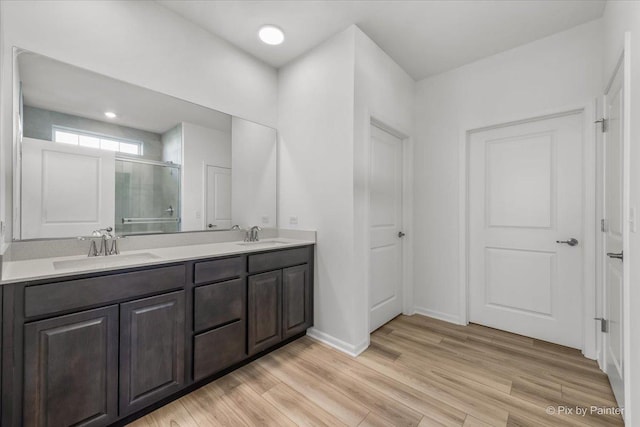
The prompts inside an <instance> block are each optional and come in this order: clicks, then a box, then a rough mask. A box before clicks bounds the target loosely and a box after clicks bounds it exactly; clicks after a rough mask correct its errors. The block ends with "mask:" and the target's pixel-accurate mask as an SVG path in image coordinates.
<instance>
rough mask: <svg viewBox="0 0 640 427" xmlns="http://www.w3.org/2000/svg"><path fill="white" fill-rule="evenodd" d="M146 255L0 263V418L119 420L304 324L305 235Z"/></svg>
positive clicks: (308, 295) (309, 261) (33, 422)
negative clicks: (94, 261)
mask: <svg viewBox="0 0 640 427" xmlns="http://www.w3.org/2000/svg"><path fill="white" fill-rule="evenodd" d="M152 253H153V254H154V255H155V258H152V259H150V260H146V261H145V260H141V259H135V258H134V259H135V261H129V263H134V264H133V265H130V266H127V267H113V266H110V267H108V268H107V267H104V265H102V266H101V268H97V269H96V270H97V271H86V270H87V267H86V266H84V267H82V263H81V261H82V260H81V259H78V262H80V264H79V265H80V266H81V267H78V265H75V266H74V264H72V263H71V264H68V265H69V266H70V267H68V268H69V269H74V268H75V269H76V270H77V269H82V268H84V269H85V272H83V273H69V274H65V273H63V272H62V271H63V270H64V269H61V270H59V271H58V272H57V273H55V274H53V271H54V270H55V269H51V267H47V268H50V271H48V273H51V274H47V272H45V271H44V268H45V266H48V265H49V264H52V262H53V261H51V259H39V260H34V261H32V264H31V265H32V267H31V275H32V276H34V277H35V278H32V279H29V278H26V279H23V280H20V279H19V278H18V277H20V275H23V276H24V275H27V274H29V273H28V272H27V270H28V267H27V266H28V263H29V261H19V262H17V263H14V264H15V266H14V267H13V271H9V272H7V271H5V274H4V275H3V276H4V277H7V275H9V276H12V275H13V279H10V280H4V284H3V287H2V298H3V304H2V308H3V316H2V331H3V336H2V348H3V351H2V425H3V426H19V425H24V426H45V425H47V426H68V425H83V426H104V425H110V424H113V423H120V424H122V423H123V422H124V421H126V420H131V419H133V418H136V417H137V416H138V415H140V414H142V413H145V411H146V412H148V411H149V410H150V409H153V408H155V407H158V406H160V405H162V404H165V403H167V402H168V401H170V400H173V399H175V398H177V397H179V396H181V395H182V394H184V393H186V392H189V391H191V390H193V389H195V388H197V387H199V386H201V385H203V384H205V383H207V382H210V381H212V380H214V379H215V378H217V377H219V376H221V375H224V374H225V373H227V372H230V371H231V370H233V369H236V368H237V367H239V366H241V365H242V364H244V363H247V362H248V361H250V360H252V359H254V358H256V357H260V356H261V355H262V354H264V353H266V352H269V351H271V350H273V349H274V348H277V347H278V346H279V345H282V344H283V343H286V342H289V341H291V340H293V339H296V338H298V337H300V336H302V335H304V334H305V332H306V329H307V328H308V327H310V326H311V325H312V324H313V267H314V266H313V259H314V244H313V242H308V241H296V240H293V239H289V240H286V239H285V240H280V241H278V242H277V243H276V242H274V243H273V244H269V242H265V243H263V244H260V243H258V244H256V245H246V246H241V244H240V243H231V242H229V243H217V244H209V245H193V246H185V247H174V248H163V249H158V250H153V251H152ZM134 255H135V254H134ZM120 256H123V257H125V258H122V259H123V260H125V259H126V256H127V255H126V254H123V255H120ZM117 257H118V256H115V257H111V258H112V259H117ZM76 258H78V257H76ZM106 258H109V257H106ZM67 261H69V260H67ZM71 261H73V260H71ZM56 262H61V261H56ZM58 265H60V264H58ZM62 265H64V266H66V265H67V264H62ZM87 265H89V264H87ZM10 268H11V267H10ZM21 269H23V270H24V271H22V270H21Z"/></svg>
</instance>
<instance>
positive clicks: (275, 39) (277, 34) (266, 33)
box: [258, 25, 284, 46]
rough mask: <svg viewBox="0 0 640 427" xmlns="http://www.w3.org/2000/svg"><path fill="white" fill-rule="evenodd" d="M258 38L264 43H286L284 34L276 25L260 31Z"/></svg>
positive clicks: (267, 26)
mask: <svg viewBox="0 0 640 427" xmlns="http://www.w3.org/2000/svg"><path fill="white" fill-rule="evenodd" d="M258 37H260V40H262V41H263V43H266V44H270V45H274V46H275V45H278V44H281V43H282V42H283V41H284V33H283V32H282V30H281V29H280V28H278V27H276V26H275V25H265V26H263V27H262V28H260V31H258Z"/></svg>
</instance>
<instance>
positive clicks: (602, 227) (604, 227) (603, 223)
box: [600, 219, 609, 233]
mask: <svg viewBox="0 0 640 427" xmlns="http://www.w3.org/2000/svg"><path fill="white" fill-rule="evenodd" d="M600 231H602V232H603V233H606V232H607V231H609V221H607V220H606V219H601V220H600Z"/></svg>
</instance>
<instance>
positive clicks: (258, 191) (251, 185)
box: [231, 117, 278, 228]
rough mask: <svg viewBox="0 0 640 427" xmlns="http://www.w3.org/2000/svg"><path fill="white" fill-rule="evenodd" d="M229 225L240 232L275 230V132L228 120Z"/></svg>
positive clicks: (249, 123) (239, 121) (262, 127)
mask: <svg viewBox="0 0 640 427" xmlns="http://www.w3.org/2000/svg"><path fill="white" fill-rule="evenodd" d="M231 141H232V142H231V223H232V224H237V225H239V226H240V227H242V228H249V227H251V226H254V225H259V226H260V227H270V228H275V227H276V221H277V218H276V214H277V203H278V199H277V180H278V170H277V169H278V168H277V153H278V150H277V140H276V130H275V129H273V128H270V127H267V126H263V125H260V124H258V123H254V122H251V121H248V120H244V119H240V118H238V117H233V118H232V119H231Z"/></svg>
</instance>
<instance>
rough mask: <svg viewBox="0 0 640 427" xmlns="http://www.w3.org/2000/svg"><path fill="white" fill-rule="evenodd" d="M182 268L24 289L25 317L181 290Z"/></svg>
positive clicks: (155, 269)
mask: <svg viewBox="0 0 640 427" xmlns="http://www.w3.org/2000/svg"><path fill="white" fill-rule="evenodd" d="M185 273H186V269H185V266H184V265H175V266H170V267H160V268H154V269H150V270H141V271H135V272H131V273H122V274H111V275H109V276H100V277H93V278H89V279H79V280H70V281H68V282H58V283H49V284H46V285H37V286H28V287H26V288H25V291H24V311H25V317H32V316H41V315H45V314H51V313H57V312H61V311H66V310H74V309H79V308H83V307H90V306H95V305H100V304H107V303H113V302H118V301H120V300H124V299H128V298H132V297H137V296H144V295H149V294H153V293H158V292H162V291H166V290H170V289H177V288H181V287H183V286H184V283H185Z"/></svg>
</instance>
